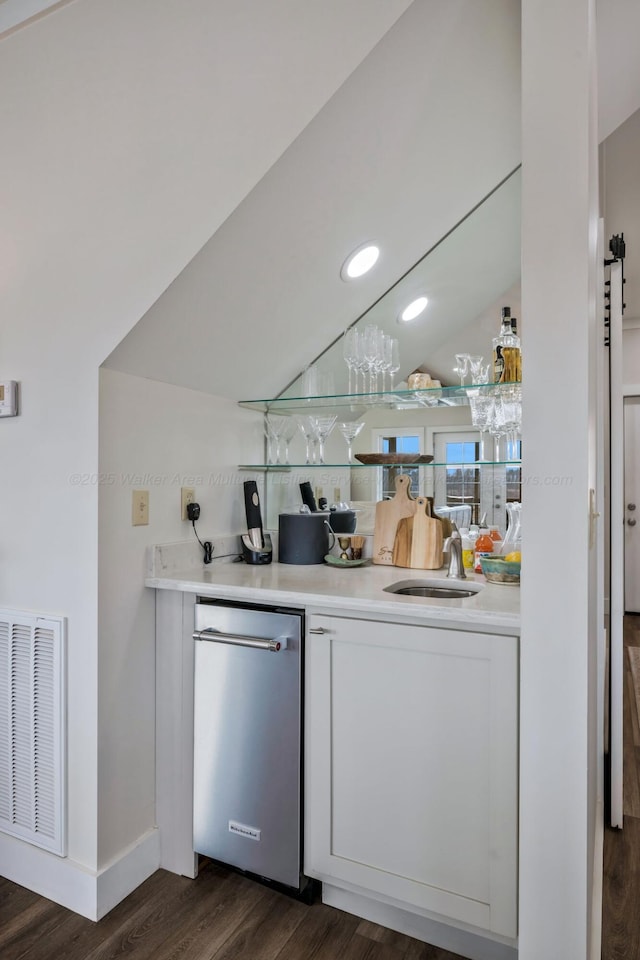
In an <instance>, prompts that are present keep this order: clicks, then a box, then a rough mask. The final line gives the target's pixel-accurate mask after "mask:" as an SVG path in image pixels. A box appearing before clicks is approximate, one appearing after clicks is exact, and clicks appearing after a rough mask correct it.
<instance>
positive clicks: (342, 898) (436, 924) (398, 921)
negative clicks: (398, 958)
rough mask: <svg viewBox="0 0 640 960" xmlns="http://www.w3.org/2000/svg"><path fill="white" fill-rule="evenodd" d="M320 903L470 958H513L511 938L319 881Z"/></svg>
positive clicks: (513, 951)
mask: <svg viewBox="0 0 640 960" xmlns="http://www.w3.org/2000/svg"><path fill="white" fill-rule="evenodd" d="M322 902H323V903H326V904H328V905H329V906H331V907H336V908H337V909H338V910H344V911H345V912H346V913H352V914H353V915H354V916H356V917H362V918H363V920H370V921H371V922H372V923H379V924H380V925H381V926H383V927H389V929H390V930H397V931H398V932H399V933H404V934H406V936H408V937H413V938H414V939H415V940H422V941H423V942H424V943H430V944H433V945H434V946H436V947H441V948H442V949H444V950H450V951H451V952H452V953H458V954H460V956H462V957H469V958H470V960H517V956H518V949H517V946H516V944H515V942H514V941H507V940H506V939H505V938H499V939H494V938H493V937H492V936H491V935H489V936H484V935H481V934H478V933H473V932H471V931H469V930H463V929H461V928H459V927H455V926H451V925H449V924H448V923H442V922H441V921H438V920H433V919H431V918H430V917H425V916H421V915H420V914H416V913H412V912H410V911H409V910H403V909H401V908H400V907H396V906H394V905H393V904H389V903H384V902H383V901H381V900H376V899H373V898H372V897H367V896H363V895H361V894H358V893H354V892H352V891H350V890H344V889H342V888H340V887H336V886H333V885H332V884H328V883H323V884H322Z"/></svg>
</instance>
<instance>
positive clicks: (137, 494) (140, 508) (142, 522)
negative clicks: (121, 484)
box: [131, 490, 149, 527]
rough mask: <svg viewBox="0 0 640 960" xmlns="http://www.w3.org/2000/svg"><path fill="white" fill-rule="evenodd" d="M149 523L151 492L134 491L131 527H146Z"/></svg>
mask: <svg viewBox="0 0 640 960" xmlns="http://www.w3.org/2000/svg"><path fill="white" fill-rule="evenodd" d="M148 523H149V491H148V490H133V491H132V493H131V525H132V526H134V527H146V526H147V524H148Z"/></svg>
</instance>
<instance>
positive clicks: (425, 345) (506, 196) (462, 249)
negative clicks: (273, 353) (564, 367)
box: [281, 167, 521, 397]
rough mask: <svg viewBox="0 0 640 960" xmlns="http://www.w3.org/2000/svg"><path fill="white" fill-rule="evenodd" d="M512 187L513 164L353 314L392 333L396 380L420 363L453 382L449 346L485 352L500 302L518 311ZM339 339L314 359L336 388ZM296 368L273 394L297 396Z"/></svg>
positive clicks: (516, 177) (343, 375)
mask: <svg viewBox="0 0 640 960" xmlns="http://www.w3.org/2000/svg"><path fill="white" fill-rule="evenodd" d="M520 188H521V176H520V168H519V167H518V168H516V170H514V171H513V172H512V173H511V174H509V176H508V177H507V178H506V179H505V180H503V181H502V182H501V183H500V184H499V185H498V186H497V187H496V188H495V189H494V190H493V191H492V192H491V193H490V194H489V195H488V196H487V197H485V199H484V200H483V201H481V203H479V204H478V205H477V206H476V207H475V208H474V209H473V210H471V211H470V212H469V213H468V214H467V216H466V217H465V218H464V220H462V221H461V222H460V223H459V224H457V225H456V226H455V227H454V228H453V229H452V230H451V231H450V232H449V233H448V234H447V235H446V236H445V237H443V239H442V240H440V241H439V243H438V244H436V246H435V247H433V248H432V249H431V250H429V251H428V252H427V253H426V254H425V255H424V256H423V257H422V259H421V260H419V261H418V263H416V264H415V266H413V267H412V268H411V269H410V270H409V271H407V273H406V274H405V275H404V276H403V277H401V278H400V279H399V280H398V281H397V282H396V283H395V284H394V286H393V287H391V288H390V289H389V290H388V291H387V292H386V293H385V294H384V295H383V296H382V297H381V298H380V299H379V300H378V301H377V303H375V304H373V306H372V307H371V308H370V309H369V310H368V311H367V312H366V313H364V314H363V315H362V316H361V317H360V318H359V319H358V320H357V321H356V324H355V325H357V326H358V327H359V328H363V327H364V325H365V324H368V323H373V324H376V325H377V326H378V327H379V328H380V329H382V330H383V331H384V333H386V334H388V335H389V336H391V337H396V338H397V339H398V341H399V347H400V350H399V352H400V370H399V371H398V373H397V375H396V381H397V382H402V381H406V378H407V376H408V375H409V374H410V373H411V372H413V371H414V370H417V369H420V370H423V371H425V372H428V373H429V374H431V376H432V377H433V378H434V379H437V380H440V381H441V383H442V384H443V386H445V385H450V384H454V383H455V382H456V380H455V375H454V373H453V368H454V366H455V359H454V358H455V354H456V353H472V354H480V355H484V356H485V357H486V358H487V360H488V359H489V358H490V351H491V340H492V338H493V337H494V336H496V334H497V333H498V331H499V327H500V310H501V307H502V306H505V305H508V306H510V307H511V311H512V315H513V316H516V317H518V319H519V318H520ZM419 296H426V297H427V298H428V301H429V302H428V304H427V307H426V309H425V310H424V312H423V313H421V314H420V315H419V316H418V317H417V318H416V319H415V320H413V321H410V322H408V323H403V322H399V321H398V320H397V317H398V316H399V314H400V312H401V311H402V310H403V309H404V308H405V307H406V306H407V305H408V304H409V303H411V302H412V301H413V300H415V299H416V298H417V297H419ZM343 339H344V338H343V337H340V338H339V339H337V340H335V341H334V342H333V343H332V344H331V345H330V346H329V347H327V349H326V350H325V351H324V352H323V353H322V354H321V355H320V356H319V357H318V358H317V359H316V361H315V365H316V366H317V368H318V370H319V371H320V372H321V374H323V375H325V376H326V375H328V376H329V378H330V379H331V380H332V382H333V385H334V391H335V393H336V394H341V393H347V388H348V370H347V366H346V363H345V361H344V359H343ZM303 376H304V374H300V376H299V377H297V378H296V380H294V381H293V382H292V383H291V384H290V385H289V386H288V387H287V388H286V390H284V391H283V392H282V394H281V396H283V397H300V396H305V395H306V393H305V391H304V389H303Z"/></svg>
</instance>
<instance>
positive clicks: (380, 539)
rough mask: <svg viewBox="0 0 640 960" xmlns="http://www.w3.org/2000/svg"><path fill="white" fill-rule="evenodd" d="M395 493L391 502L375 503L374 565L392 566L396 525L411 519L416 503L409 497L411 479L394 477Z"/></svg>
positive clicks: (403, 474)
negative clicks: (404, 518) (404, 519)
mask: <svg viewBox="0 0 640 960" xmlns="http://www.w3.org/2000/svg"><path fill="white" fill-rule="evenodd" d="M395 483H396V492H395V495H394V496H393V497H392V499H391V500H379V501H378V503H376V519H375V526H374V528H373V555H372V560H373V562H374V563H383V564H387V565H388V566H392V565H393V544H394V541H395V537H396V529H397V527H398V523H399V521H400V520H402V519H403V517H411V516H413V513H414V511H415V509H416V501H415V500H414V499H413V498H412V496H411V477H409V476H407V474H406V473H401V474H399V476H397V477H396V481H395Z"/></svg>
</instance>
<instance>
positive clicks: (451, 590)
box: [383, 580, 482, 600]
mask: <svg viewBox="0 0 640 960" xmlns="http://www.w3.org/2000/svg"><path fill="white" fill-rule="evenodd" d="M383 589H384V590H385V591H386V592H387V593H398V594H400V595H401V596H404V597H435V598H436V599H439V600H461V599H464V598H465V597H474V596H475V595H476V593H479V592H480V591H481V590H482V585H481V584H478V583H464V582H462V581H460V580H449V581H447V580H399V581H398V583H391V584H389V586H388V587H383Z"/></svg>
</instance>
